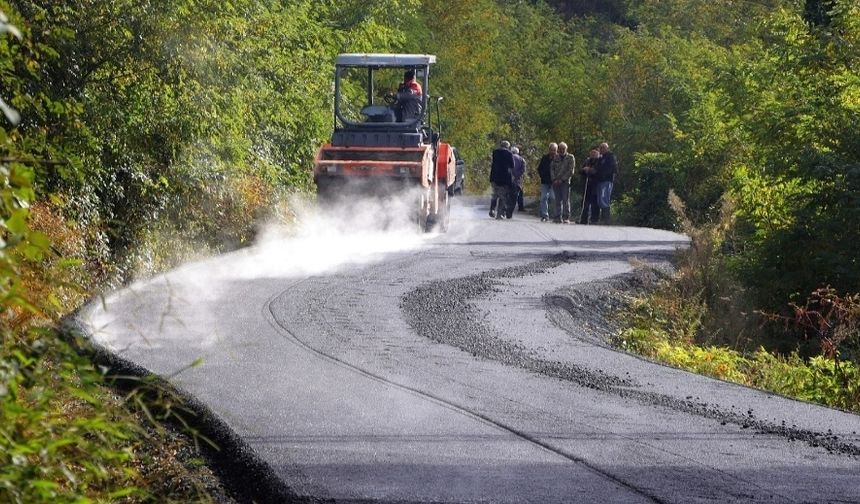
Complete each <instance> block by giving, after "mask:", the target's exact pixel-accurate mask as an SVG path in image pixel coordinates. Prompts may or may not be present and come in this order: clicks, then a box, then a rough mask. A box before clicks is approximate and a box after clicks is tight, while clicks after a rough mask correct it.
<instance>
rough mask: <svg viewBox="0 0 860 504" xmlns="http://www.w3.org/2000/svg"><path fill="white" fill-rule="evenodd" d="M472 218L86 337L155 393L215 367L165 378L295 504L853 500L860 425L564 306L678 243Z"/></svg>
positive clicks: (859, 473) (480, 210)
mask: <svg viewBox="0 0 860 504" xmlns="http://www.w3.org/2000/svg"><path fill="white" fill-rule="evenodd" d="M465 201H466V204H459V205H457V206H456V207H455V209H454V220H453V222H452V229H451V232H450V233H448V234H447V235H440V236H427V237H420V236H416V235H414V234H410V233H408V232H407V233H390V232H389V233H380V234H378V235H376V234H373V233H372V232H359V233H357V235H355V236H353V235H350V233H349V232H345V231H342V230H341V231H338V232H336V233H334V234H333V235H327V236H325V237H322V238H320V237H319V236H315V237H311V238H307V239H288V240H285V241H283V242H278V241H274V242H271V243H268V244H267V245H262V246H260V247H257V248H252V249H250V250H246V251H241V252H238V253H234V254H229V255H225V256H221V257H217V258H213V259H208V260H205V261H201V262H198V263H193V264H189V265H186V266H184V267H182V268H179V269H177V270H174V271H173V272H170V273H169V274H166V275H163V276H159V277H156V278H153V279H151V280H148V281H144V282H138V283H136V284H134V285H132V286H131V287H129V288H128V289H125V290H123V291H119V292H117V293H114V294H112V295H110V296H108V297H107V298H106V300H105V302H104V303H99V304H96V305H93V306H91V307H90V309H89V310H87V311H85V312H84V314H83V315H82V319H83V320H84V321H85V322H86V323H88V324H89V325H90V328H91V332H92V334H93V337H94V339H95V340H96V341H97V342H99V343H100V344H102V345H104V346H105V347H107V348H110V349H112V350H113V351H114V352H117V353H118V354H120V355H121V356H122V357H123V358H125V359H128V360H131V361H133V362H135V363H137V364H140V365H141V366H144V367H145V368H147V369H149V370H151V371H153V372H155V373H158V374H162V375H172V374H173V373H174V372H175V371H177V370H179V369H182V368H183V367H185V366H186V365H187V364H189V363H191V362H193V361H194V360H195V359H197V358H200V357H202V358H203V360H204V364H203V365H202V366H198V367H195V368H192V369H188V370H186V371H183V372H181V373H179V374H178V375H176V376H175V377H173V378H171V381H172V382H174V383H175V384H176V385H177V386H178V387H180V388H182V389H183V390H185V391H187V392H188V393H190V394H192V395H194V396H195V397H197V398H198V399H200V400H201V401H203V402H204V403H205V404H206V405H207V406H208V407H209V408H211V410H212V411H214V412H215V413H216V414H217V415H219V416H220V417H221V418H222V419H223V420H224V421H225V422H226V423H227V424H228V425H229V426H230V427H231V428H232V429H233V430H234V431H235V432H236V433H237V434H238V435H239V436H241V437H242V438H243V439H244V440H245V441H246V442H247V443H248V444H249V445H250V446H251V447H252V448H253V449H254V450H255V451H256V452H257V454H258V455H259V456H260V457H261V458H262V459H263V460H264V461H265V462H266V463H268V464H269V465H270V466H271V467H272V468H273V469H274V470H275V472H276V473H277V475H278V476H279V477H281V478H282V479H283V480H284V481H285V482H286V483H287V485H289V487H290V488H291V489H292V490H293V491H294V492H295V493H296V494H297V495H300V496H311V497H314V498H318V499H334V500H335V501H336V502H354V503H358V502H361V503H365V502H367V503H369V502H378V503H401V502H402V503H424V502H428V503H429V502H446V503H454V502H487V503H520V502H534V503H556V502H557V503H562V502H677V503H687V502H860V448H858V447H860V435H858V431H860V417H858V416H856V415H851V414H847V413H844V412H839V411H836V410H832V409H827V408H822V407H818V406H813V405H810V404H806V403H801V402H798V401H793V400H789V399H785V398H782V397H778V396H774V395H771V394H766V393H763V392H759V391H754V390H751V389H748V388H745V387H740V386H736V385H732V384H728V383H724V382H721V381H718V380H712V379H708V378H704V377H699V376H696V375H692V374H690V373H686V372H683V371H679V370H675V369H671V368H668V367H664V366H660V365H656V364H653V363H650V362H647V361H645V360H642V359H639V358H637V357H635V356H631V355H627V354H624V353H621V352H618V351H615V350H613V349H611V348H608V347H607V346H606V345H605V344H604V343H602V342H601V341H600V340H598V339H595V338H593V337H591V336H589V333H588V331H584V330H581V329H582V324H583V321H582V320H581V319H579V318H577V317H572V316H571V315H570V310H567V309H565V308H564V303H558V302H552V300H553V299H557V297H553V295H559V296H561V295H562V294H563V293H564V292H566V291H565V289H569V288H570V286H571V285H579V284H581V285H584V286H587V287H586V289H585V291H584V292H585V295H586V296H587V295H588V292H589V291H588V289H589V288H591V287H590V286H591V285H593V284H594V282H600V281H602V280H604V279H609V278H614V277H618V275H624V274H626V273H629V272H630V271H631V269H632V268H633V266H631V258H637V259H638V260H645V261H654V262H660V261H665V260H667V259H668V258H669V257H670V255H671V252H672V251H673V250H674V249H675V248H676V247H678V246H681V245H683V244H684V243H685V240H684V238H683V237H681V236H678V235H676V234H673V233H669V232H665V231H656V230H648V229H635V228H624V227H602V226H579V225H556V224H551V223H540V222H539V221H537V219H535V218H534V217H532V216H529V215H519V214H517V215H515V216H514V219H512V220H510V221H495V220H490V219H489V218H488V217H487V216H486V213H485V212H486V209H485V207H484V206H479V205H470V204H469V200H465ZM560 293H562V294H560ZM569 302H575V300H573V301H569ZM588 322H589V323H593V320H591V319H589V321H588ZM578 324H579V325H578Z"/></svg>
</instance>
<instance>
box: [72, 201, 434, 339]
mask: <svg viewBox="0 0 860 504" xmlns="http://www.w3.org/2000/svg"><path fill="white" fill-rule="evenodd" d="M416 201H417V200H416V195H415V194H414V193H411V192H403V193H398V196H396V197H392V196H387V197H385V198H362V197H360V196H351V195H349V194H348V193H345V194H344V196H343V197H341V198H338V199H335V200H332V201H331V202H330V203H329V204H327V205H318V204H316V202H313V201H308V200H303V199H300V198H294V199H292V200H291V201H289V202H288V206H289V208H290V209H291V211H292V213H293V214H294V216H295V223H294V225H291V226H286V225H284V224H269V225H267V226H265V227H264V228H263V229H262V230H261V232H260V234H259V239H258V241H257V243H256V244H255V245H254V246H252V247H249V248H247V249H244V250H240V251H237V252H233V253H231V254H227V255H224V256H219V257H214V258H209V259H204V260H201V261H196V262H192V263H188V264H185V265H183V266H181V267H179V268H177V269H175V270H173V271H171V272H168V273H166V274H163V275H159V276H157V277H155V278H152V279H149V280H143V281H138V282H135V283H134V284H132V285H131V286H129V287H128V288H126V289H123V290H121V291H118V292H116V293H113V294H111V295H109V296H107V297H106V298H105V299H104V303H94V304H93V305H92V306H90V307H89V310H88V312H87V320H86V322H88V323H89V325H90V327H91V332H92V333H93V335H94V338H95V339H96V340H97V342H99V343H101V344H103V345H105V346H107V347H109V348H111V349H112V350H114V351H120V352H121V351H124V350H128V349H134V348H148V349H153V348H161V347H167V346H174V345H175V344H176V343H177V341H176V339H177V338H181V340H182V343H183V345H187V346H188V347H189V348H197V349H198V350H200V349H205V348H208V347H210V346H212V345H213V344H215V343H216V342H221V343H223V342H224V339H225V338H226V339H229V335H224V334H219V328H218V327H216V326H215V325H214V324H215V322H214V321H216V320H219V317H223V316H224V313H223V310H225V309H227V310H230V309H232V310H245V311H247V310H248V309H249V308H250V309H253V310H254V315H255V316H259V311H258V307H256V306H252V305H253V303H255V302H256V303H264V302H265V299H266V296H270V295H272V294H273V292H268V293H266V292H262V293H257V290H262V291H265V288H261V289H256V288H255V286H251V287H249V284H250V283H252V282H263V281H270V282H276V283H277V284H278V285H280V286H284V285H285V283H284V282H283V280H290V279H298V278H303V277H308V276H314V275H326V274H336V272H337V271H338V270H339V269H340V268H342V267H345V266H347V265H355V264H366V263H370V262H375V261H379V260H382V259H383V258H384V257H385V256H386V255H387V254H392V253H402V252H408V251H413V250H418V249H419V248H421V247H422V246H424V245H425V244H426V243H427V241H428V239H430V238H432V237H433V236H434V234H423V233H420V232H419V231H418V226H417V223H416V222H415V210H416V206H417V205H416ZM240 289H245V293H242V292H239V290H240ZM254 295H261V296H263V298H262V299H254V298H253V296H254ZM240 296H241V297H242V299H237V297H240ZM248 296H250V297H251V299H248Z"/></svg>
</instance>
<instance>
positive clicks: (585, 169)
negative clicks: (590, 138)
mask: <svg viewBox="0 0 860 504" xmlns="http://www.w3.org/2000/svg"><path fill="white" fill-rule="evenodd" d="M599 162H600V151H599V150H597V149H591V152H590V153H589V156H588V159H586V160H585V164H584V165H582V171H580V172H579V173H580V174H581V175H582V179H583V180H582V215H580V216H579V223H580V224H597V221H598V220H599V219H600V208H599V207H598V206H597V164H598V163H599Z"/></svg>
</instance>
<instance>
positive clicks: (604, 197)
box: [597, 142, 618, 224]
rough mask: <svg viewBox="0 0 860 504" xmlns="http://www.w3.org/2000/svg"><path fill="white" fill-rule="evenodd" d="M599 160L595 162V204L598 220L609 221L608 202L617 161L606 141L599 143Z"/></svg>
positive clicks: (607, 222) (616, 169)
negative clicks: (598, 211)
mask: <svg viewBox="0 0 860 504" xmlns="http://www.w3.org/2000/svg"><path fill="white" fill-rule="evenodd" d="M599 150H600V161H599V162H598V163H597V206H598V207H600V222H601V223H603V224H609V223H610V220H611V219H610V215H609V203H610V200H611V198H612V186H613V184H614V183H615V174H616V173H617V172H618V162H617V161H616V160H615V154H613V153H612V151H610V150H609V144H608V143H605V142H604V143H602V144H600V149H599Z"/></svg>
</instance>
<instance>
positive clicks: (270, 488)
mask: <svg viewBox="0 0 860 504" xmlns="http://www.w3.org/2000/svg"><path fill="white" fill-rule="evenodd" d="M91 302H94V301H91ZM89 305H90V303H89V302H88V303H85V304H84V305H83V306H82V307H81V308H79V309H77V310H75V311H74V312H72V313H70V314H69V315H67V316H65V317H63V318H62V319H61V320H60V323H59V325H58V331H59V334H60V337H61V338H63V339H64V340H65V341H66V343H68V344H70V345H71V346H72V347H73V348H74V349H75V350H76V351H77V352H78V353H80V354H81V355H83V356H85V357H86V358H88V359H90V360H91V361H92V362H93V364H95V365H97V366H102V367H106V368H108V369H109V370H110V371H109V373H110V374H112V375H116V376H117V377H118V379H116V380H114V381H113V382H110V383H107V384H106V385H107V386H108V387H110V388H113V389H115V390H118V391H121V392H129V391H131V390H133V389H134V388H135V387H138V386H140V384H141V380H143V379H145V380H147V382H148V383H150V384H152V385H155V386H157V387H158V388H161V389H163V390H168V391H170V392H171V393H172V394H174V395H175V396H176V397H179V398H180V399H181V400H182V402H183V403H182V406H183V407H184V408H185V409H186V410H187V411H189V412H191V416H189V417H187V418H186V417H183V421H184V422H185V423H187V427H190V428H192V429H194V430H196V431H198V432H199V433H200V434H201V435H203V436H204V437H206V438H208V439H209V440H211V441H212V442H213V443H215V445H216V446H218V449H217V450H216V449H215V448H213V447H211V446H209V445H208V444H207V443H200V447H201V452H202V454H203V455H204V457H205V459H206V462H207V465H208V466H209V467H210V468H211V469H212V471H213V473H215V475H216V476H217V477H218V479H219V480H220V481H221V483H222V484H223V485H224V487H225V490H226V491H227V492H228V494H229V495H230V497H232V498H234V499H236V501H238V502H248V503H259V504H264V503H272V504H316V503H319V502H324V501H319V500H315V499H310V498H307V497H301V496H299V495H297V494H295V493H294V492H293V491H292V489H291V488H290V487H289V486H288V485H286V484H285V483H284V482H283V481H282V480H281V478H280V477H278V475H277V473H276V471H275V470H274V468H272V466H270V465H269V464H268V463H266V462H265V461H264V460H263V459H262V458H261V457H260V456H259V455H257V453H256V452H255V451H254V449H253V448H252V447H251V446H250V445H248V444H247V443H246V442H245V441H244V440H242V438H241V437H240V436H238V435H237V434H236V433H235V432H234V431H233V429H231V428H230V426H229V425H228V424H227V423H226V422H225V421H224V420H223V419H221V418H220V417H219V416H218V415H217V414H215V412H213V411H212V410H211V409H210V408H209V407H208V406H206V405H205V404H204V403H203V402H201V401H200V400H198V399H197V398H196V397H194V396H193V395H192V394H190V393H188V392H187V391H185V390H183V389H182V388H181V387H178V386H176V385H174V384H173V383H170V382H169V381H168V380H165V379H164V378H162V377H161V376H159V375H157V374H155V373H152V372H151V371H149V370H148V369H146V368H144V367H142V366H140V365H138V364H135V363H133V362H131V361H129V360H127V359H125V358H123V357H121V356H119V355H118V354H116V353H114V352H112V351H111V350H109V349H107V348H106V347H104V346H103V345H100V344H99V343H97V342H96V340H95V338H93V334H92V333H91V332H90V330H89V328H88V327H87V326H86V324H84V323H82V322H81V320H80V315H81V313H82V312H83V310H85V309H86V307H88V306H89ZM82 343H84V344H82ZM172 425H173V426H175V427H178V428H179V429H180V430H187V427H186V426H185V425H181V424H180V423H179V422H175V421H174V422H172Z"/></svg>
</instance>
